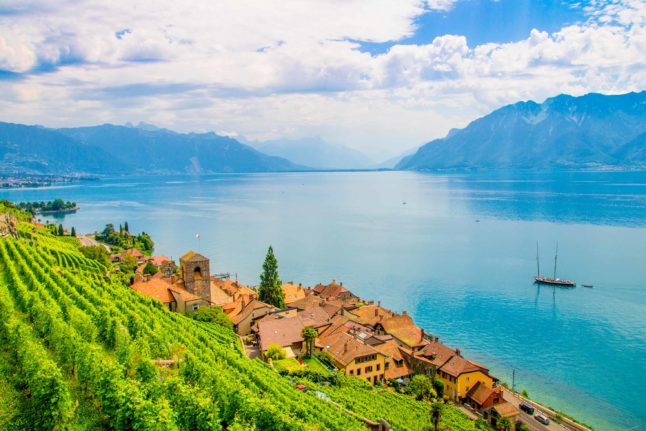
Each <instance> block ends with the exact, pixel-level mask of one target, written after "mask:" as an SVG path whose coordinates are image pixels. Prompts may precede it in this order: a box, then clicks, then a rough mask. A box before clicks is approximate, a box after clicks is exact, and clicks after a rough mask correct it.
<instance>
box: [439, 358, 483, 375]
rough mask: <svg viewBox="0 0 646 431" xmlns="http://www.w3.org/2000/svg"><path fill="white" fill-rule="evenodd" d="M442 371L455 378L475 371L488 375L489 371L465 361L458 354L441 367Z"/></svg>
mask: <svg viewBox="0 0 646 431" xmlns="http://www.w3.org/2000/svg"><path fill="white" fill-rule="evenodd" d="M440 370H442V371H444V372H445V373H447V374H450V375H452V376H453V377H458V376H460V375H461V374H465V373H472V372H475V371H481V372H483V373H485V374H487V372H488V371H489V370H487V369H486V368H484V367H483V366H481V365H478V364H476V363H475V362H471V361H469V360H468V359H465V358H463V357H462V356H459V355H457V354H454V355H453V356H452V357H451V359H449V360H448V361H447V362H446V363H445V364H444V365H442V366H441V367H440Z"/></svg>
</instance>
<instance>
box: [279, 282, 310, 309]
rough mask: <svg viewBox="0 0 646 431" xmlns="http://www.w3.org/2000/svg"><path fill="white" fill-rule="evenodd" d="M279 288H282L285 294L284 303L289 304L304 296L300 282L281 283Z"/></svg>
mask: <svg viewBox="0 0 646 431" xmlns="http://www.w3.org/2000/svg"><path fill="white" fill-rule="evenodd" d="M280 288H281V289H282V290H283V294H284V295H285V304H290V303H292V302H294V301H298V300H299V299H303V298H305V290H304V289H303V286H302V285H300V284H294V283H291V282H290V283H285V284H283V285H281V286H280Z"/></svg>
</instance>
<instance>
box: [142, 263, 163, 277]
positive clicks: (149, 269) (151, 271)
mask: <svg viewBox="0 0 646 431" xmlns="http://www.w3.org/2000/svg"><path fill="white" fill-rule="evenodd" d="M157 272H159V268H158V267H157V265H155V264H154V263H152V262H151V261H148V262H146V266H144V274H148V275H155V274H157Z"/></svg>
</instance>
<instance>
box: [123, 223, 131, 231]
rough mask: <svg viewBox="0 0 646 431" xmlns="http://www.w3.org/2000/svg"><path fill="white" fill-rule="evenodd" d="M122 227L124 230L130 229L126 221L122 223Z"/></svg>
mask: <svg viewBox="0 0 646 431" xmlns="http://www.w3.org/2000/svg"><path fill="white" fill-rule="evenodd" d="M123 228H124V229H125V231H126V232H130V229H129V228H128V222H125V223H124V225H123Z"/></svg>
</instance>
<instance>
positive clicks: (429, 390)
mask: <svg viewBox="0 0 646 431" xmlns="http://www.w3.org/2000/svg"><path fill="white" fill-rule="evenodd" d="M408 393H409V394H411V395H412V396H414V397H415V398H416V399H418V400H430V399H431V398H435V396H436V395H437V394H436V393H435V389H433V382H432V381H431V379H430V378H429V377H428V376H425V375H424V374H415V375H414V376H413V378H412V379H411V381H410V383H409V384H408Z"/></svg>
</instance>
